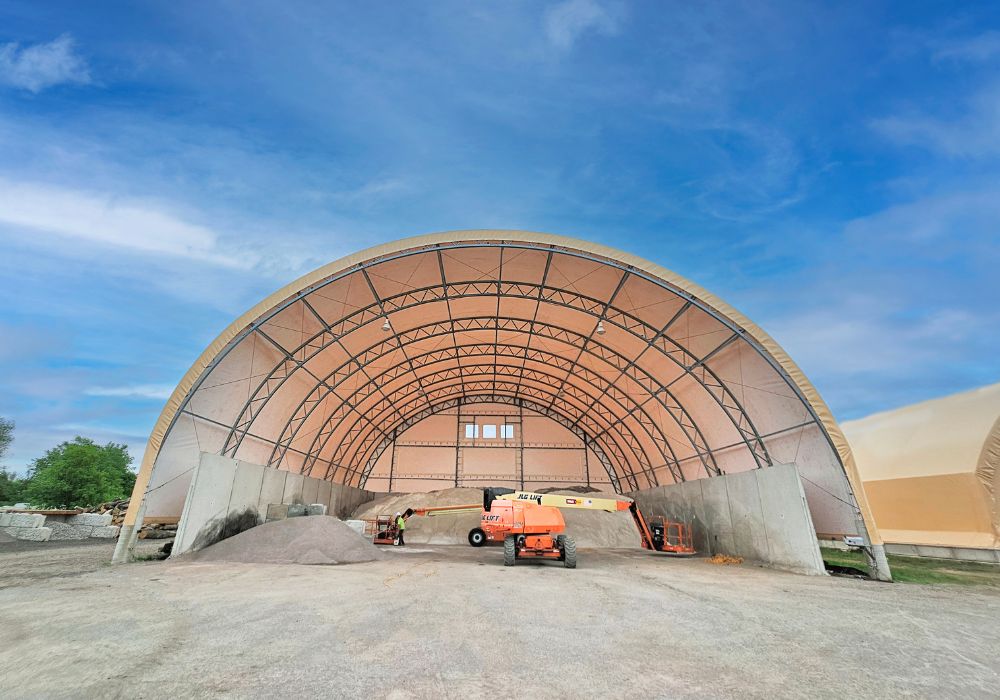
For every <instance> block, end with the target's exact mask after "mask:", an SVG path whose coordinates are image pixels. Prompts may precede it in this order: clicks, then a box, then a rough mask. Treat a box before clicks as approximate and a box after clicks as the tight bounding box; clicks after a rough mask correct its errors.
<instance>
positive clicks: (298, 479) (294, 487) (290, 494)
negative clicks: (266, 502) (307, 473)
mask: <svg viewBox="0 0 1000 700" xmlns="http://www.w3.org/2000/svg"><path fill="white" fill-rule="evenodd" d="M307 478H309V477H304V476H302V475H301V474H292V473H291V472H289V473H288V475H287V476H286V477H285V491H284V493H283V494H282V495H281V502H282V503H288V504H292V503H302V485H303V484H304V483H305V480H306V479H307Z"/></svg>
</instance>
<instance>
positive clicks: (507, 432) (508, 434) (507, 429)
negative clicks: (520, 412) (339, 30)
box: [500, 425, 514, 440]
mask: <svg viewBox="0 0 1000 700" xmlns="http://www.w3.org/2000/svg"><path fill="white" fill-rule="evenodd" d="M500 437H502V438H503V439H504V440H513V439H514V426H513V425H501V426H500Z"/></svg>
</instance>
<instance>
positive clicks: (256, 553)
mask: <svg viewBox="0 0 1000 700" xmlns="http://www.w3.org/2000/svg"><path fill="white" fill-rule="evenodd" d="M382 556H383V555H382V553H381V552H379V551H378V548H376V547H375V545H373V544H372V543H371V541H370V540H369V539H368V538H366V537H364V536H363V535H359V534H358V533H357V532H355V531H354V530H352V529H351V528H349V527H348V526H347V525H346V524H345V523H343V522H342V521H340V520H338V519H337V518H334V517H332V516H329V515H310V516H308V517H301V518H288V519H287V520H275V521H273V522H270V523H264V524H263V525H258V526H257V527H254V528H251V529H249V530H245V531H244V532H241V533H239V534H238V535H233V536H232V537H230V538H228V539H224V540H222V541H221V542H217V543H216V544H213V545H212V546H211V547H206V548H205V549H202V550H200V551H198V552H194V553H192V554H186V555H184V556H183V557H182V559H187V560H191V561H199V562H212V561H231V562H252V563H255V564H355V563H358V562H365V561H374V560H376V559H381V558H382Z"/></svg>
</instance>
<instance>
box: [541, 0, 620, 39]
mask: <svg viewBox="0 0 1000 700" xmlns="http://www.w3.org/2000/svg"><path fill="white" fill-rule="evenodd" d="M586 32H594V33H596V34H605V35H613V34H616V33H617V32H618V22H617V21H616V20H615V18H613V17H612V16H611V15H610V14H609V13H608V11H607V10H606V9H605V8H604V7H602V6H601V5H600V4H598V3H597V1H596V0H566V1H565V2H563V3H561V4H559V5H556V6H555V7H553V8H551V9H550V10H549V11H548V13H547V14H546V16H545V33H546V35H547V36H548V38H549V41H550V42H551V43H552V45H553V46H555V47H556V48H558V49H562V50H569V49H571V48H573V44H575V43H576V41H577V40H578V39H579V38H580V37H581V36H582V35H583V34H585V33H586Z"/></svg>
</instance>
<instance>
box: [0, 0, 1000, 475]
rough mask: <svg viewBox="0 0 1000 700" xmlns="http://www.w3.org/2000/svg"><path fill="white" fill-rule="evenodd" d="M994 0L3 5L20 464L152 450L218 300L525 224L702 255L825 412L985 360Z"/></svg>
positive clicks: (3, 308) (219, 307) (0, 257)
mask: <svg viewBox="0 0 1000 700" xmlns="http://www.w3.org/2000/svg"><path fill="white" fill-rule="evenodd" d="M998 177H1000V6H997V5H995V4H993V3H985V2H984V3H955V5H954V7H948V4H947V3H933V4H931V3H926V4H925V3H914V2H905V3H902V2H901V3H896V4H892V3H890V4H886V3H879V2H866V3H803V2H793V1H790V2H754V3H745V2H732V3H726V2H714V3H694V2H679V1H678V2H670V1H667V0H664V1H663V2H640V3H621V2H610V1H604V0H567V1H563V2H534V1H530V2H529V1H526V2H504V3H468V2H433V3H431V2H428V3H406V2H386V3H321V2H316V3H308V4H307V3H300V2H295V1H294V0H288V1H286V2H282V3H264V2H251V1H241V2H235V1H234V2H210V1H208V0H203V1H201V2H173V3H135V4H121V5H116V4H115V3H111V2H107V3H98V4H96V5H95V4H91V3H78V2H66V3H57V2H52V3H38V2H34V1H27V2H10V1H9V0H0V415H5V416H10V417H12V418H14V419H15V420H16V421H17V426H18V427H17V432H16V442H15V444H14V446H13V450H12V453H11V455H10V456H9V458H8V460H7V461H8V464H9V466H12V467H15V468H17V469H21V468H23V467H24V465H25V464H27V462H28V461H30V460H31V459H32V458H34V457H37V456H39V455H40V454H41V453H42V452H43V451H44V450H45V449H46V448H48V447H51V446H52V445H54V444H55V443H57V442H59V441H61V440H64V439H69V438H72V437H73V436H74V435H76V434H84V435H88V436H90V437H93V438H95V439H97V440H102V441H103V440H116V441H124V442H127V443H128V444H129V445H130V447H131V449H132V452H133V454H135V455H136V456H137V457H138V456H139V455H141V452H142V449H143V447H144V443H145V438H146V436H147V434H148V431H149V429H150V428H151V426H152V424H153V422H154V421H155V418H156V416H157V415H158V413H159V411H160V409H161V407H162V404H163V401H164V399H165V397H166V395H167V394H168V393H169V391H170V389H171V388H172V385H173V384H174V383H175V382H176V381H177V380H178V379H179V378H180V377H181V375H182V374H183V373H184V371H185V370H186V369H187V367H188V366H189V365H190V364H191V362H193V361H194V359H195V358H196V357H197V355H198V354H199V353H200V352H201V350H202V349H203V348H204V346H205V345H206V344H207V343H208V342H210V341H211V339H212V338H214V336H215V335H216V334H217V333H218V332H219V331H220V330H222V329H223V328H224V327H225V326H226V325H227V324H228V323H229V322H230V321H231V320H232V319H233V318H234V317H235V316H236V315H238V314H239V313H241V312H242V311H244V310H245V309H246V308H248V307H249V306H251V305H252V304H253V303H255V302H256V301H257V300H259V299H260V298H261V297H263V296H264V295H266V294H268V293H269V292H271V291H273V290H274V289H276V288H277V287H279V286H280V285H282V284H284V283H286V282H288V281H290V280H292V279H294V278H295V277H297V276H298V275H300V274H302V273H304V272H307V271H308V270H310V269H312V268H314V267H316V266H318V265H320V264H322V263H324V262H327V261H329V260H331V259H334V258H337V257H340V256H341V255H344V254H347V253H350V252H354V251H355V250H358V249H360V248H363V247H366V246H368V245H374V244H376V243H379V242H382V241H386V240H391V239H395V238H400V237H403V236H409V235H415V234H420V233H426V232H431V231H438V230H448V229H461V228H494V227H495V228H521V229H532V230H541V231H548V232H552V233H560V234H564V235H569V236H576V237H580V238H585V239H590V240H594V241H598V242H601V243H605V244H607V245H611V246H615V247H618V248H622V249H624V250H627V251H630V252H633V253H636V254H638V255H642V256H644V257H647V258H649V259H651V260H654V261H656V262H658V263H660V264H662V265H664V266H666V267H668V268H671V269H674V270H676V271H678V272H680V273H681V274H683V275H686V276H688V277H690V278H691V279H693V280H695V281H696V282H698V283H700V284H702V285H703V286H705V287H707V288H709V289H711V290H712V291H714V292H716V293H717V294H719V295H721V296H722V297H723V298H725V299H726V300H728V301H729V302H731V303H732V304H734V305H735V306H736V307H738V308H740V309H741V310H742V311H744V312H745V313H746V314H747V315H749V316H750V317H751V318H753V319H754V320H755V321H757V322H758V323H759V324H761V325H762V326H763V327H764V328H765V329H767V330H768V331H769V332H771V333H772V335H774V336H775V337H776V338H777V339H778V341H779V342H781V343H782V344H783V345H784V346H785V347H786V349H787V350H788V351H789V352H790V354H791V355H792V357H793V358H795V359H796V360H797V361H798V362H799V364H800V365H801V366H802V367H803V369H804V370H805V371H806V373H807V374H808V375H809V376H810V378H811V379H812V380H813V381H814V383H815V384H816V385H817V386H818V388H819V390H820V392H821V393H822V394H823V396H824V397H825V398H826V399H827V401H828V402H829V403H830V405H831V407H832V408H833V410H834V412H835V414H836V415H837V416H838V417H839V418H841V419H849V418H855V417H859V416H863V415H866V414H868V413H871V412H874V411H878V410H882V409H886V408H891V407H895V406H899V405H903V404H907V403H911V402H914V401H918V400H921V399H926V398H931V397H934V396H940V395H944V394H948V393H952V392H955V391H960V390H964V389H968V388H972V387H976V386H979V385H982V384H986V383H991V382H996V381H998V380H1000V353H997V351H996V348H997V347H998V344H1000V343H998V341H1000V318H998V316H1000V311H998V305H997V299H998V297H1000V282H998V281H997V280H998V270H1000V245H998V244H1000V232H998V225H1000V224H998V222H1000V186H998V183H1000V179H998Z"/></svg>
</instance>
